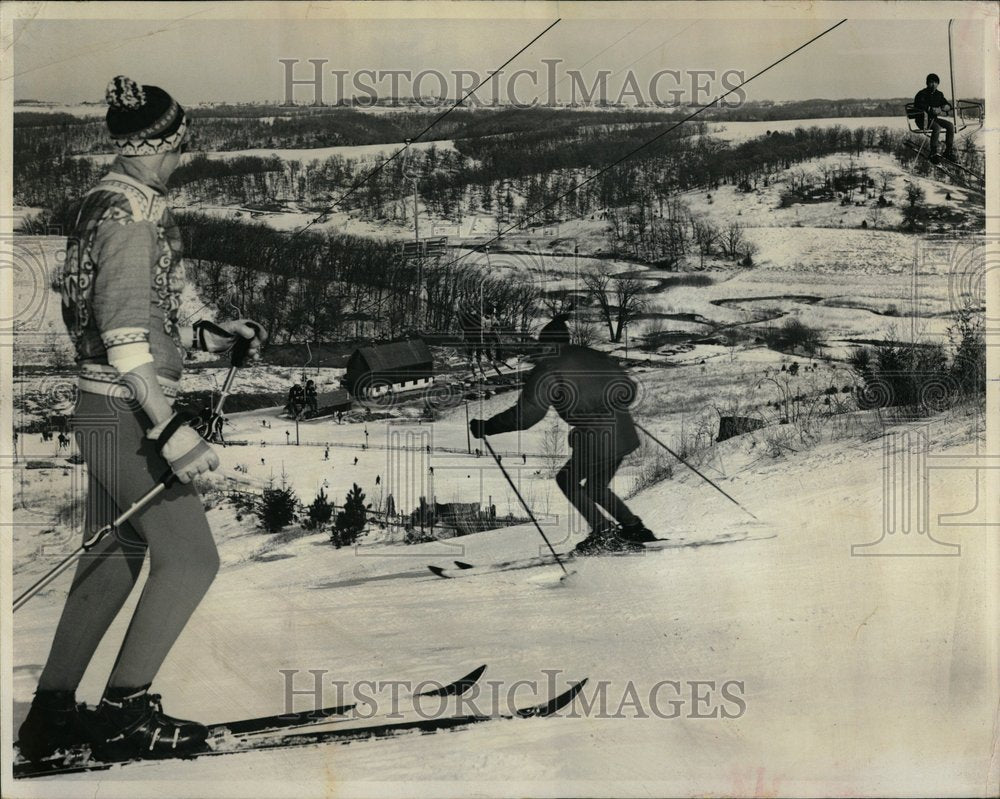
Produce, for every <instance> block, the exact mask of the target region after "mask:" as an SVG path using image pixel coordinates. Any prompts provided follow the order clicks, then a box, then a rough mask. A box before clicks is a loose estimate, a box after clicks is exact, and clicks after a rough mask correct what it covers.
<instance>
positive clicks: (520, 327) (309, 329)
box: [178, 213, 540, 343]
mask: <svg viewBox="0 0 1000 799" xmlns="http://www.w3.org/2000/svg"><path fill="white" fill-rule="evenodd" d="M178 222H179V224H180V229H181V232H182V235H183V238H184V249H185V258H186V260H187V261H188V264H189V267H190V274H189V279H190V280H191V281H192V282H193V284H194V285H195V287H196V288H197V290H198V293H199V294H200V296H201V297H202V298H204V299H206V300H207V301H208V302H210V303H211V302H222V301H225V302H226V303H232V304H235V305H236V306H237V307H239V308H240V310H241V312H242V313H243V314H244V315H245V316H248V317H252V318H254V319H258V320H260V322H261V323H262V324H263V325H264V326H265V327H266V328H267V329H268V331H270V332H271V336H272V340H274V341H275V343H283V342H301V341H311V342H324V341H334V340H340V339H344V338H361V337H370V338H395V337H398V336H399V335H401V334H407V333H408V332H416V331H420V332H428V331H429V332H438V333H449V334H454V336H455V337H456V338H457V337H458V336H459V331H460V330H461V325H460V322H459V318H460V313H461V311H462V310H463V309H469V308H475V309H478V308H479V306H480V291H482V301H483V304H484V306H485V307H487V308H493V307H495V308H496V309H497V311H498V321H499V324H500V326H501V327H502V328H504V329H506V330H511V331H525V330H530V329H531V328H532V327H533V325H534V322H535V316H536V314H537V312H538V300H539V297H540V291H539V289H538V287H537V286H535V285H532V284H530V283H527V282H516V281H511V280H507V279H504V277H503V276H498V275H496V274H490V273H488V272H486V271H485V270H483V269H482V268H481V267H480V266H479V265H478V264H476V263H474V262H471V261H469V260H460V259H457V258H456V257H455V256H453V255H450V254H449V255H445V256H442V257H441V258H436V259H425V261H424V262H423V263H419V262H417V261H416V260H415V259H413V258H408V257H406V256H404V254H403V252H402V250H401V247H400V246H399V244H395V243H391V242H388V241H384V240H378V239H371V238H365V237H361V236H351V235H347V234H341V233H304V234H300V235H296V236H294V237H289V236H288V234H286V233H282V232H280V231H276V230H274V229H273V228H270V227H268V226H267V225H264V224H259V223H247V222H243V221H240V220H236V219H221V218H218V217H209V216H205V215H202V214H191V213H184V214H180V215H179V216H178Z"/></svg>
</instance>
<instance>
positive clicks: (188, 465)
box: [146, 414, 219, 483]
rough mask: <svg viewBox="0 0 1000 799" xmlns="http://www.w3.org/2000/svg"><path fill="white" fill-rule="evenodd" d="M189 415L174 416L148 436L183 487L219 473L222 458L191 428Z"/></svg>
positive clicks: (151, 431)
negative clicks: (216, 472) (212, 473)
mask: <svg viewBox="0 0 1000 799" xmlns="http://www.w3.org/2000/svg"><path fill="white" fill-rule="evenodd" d="M190 418H191V417H190V416H188V415H187V414H174V415H173V416H172V417H170V418H169V419H167V421H165V422H163V423H162V424H158V425H157V426H156V427H154V428H153V429H152V430H150V431H149V432H148V433H147V434H146V438H149V439H152V440H153V441H156V442H157V446H158V447H159V450H160V454H161V455H162V456H163V458H164V460H166V462H167V463H169V464H170V469H171V470H172V471H173V473H174V474H175V475H177V479H178V480H180V481H181V482H182V483H190V482H191V481H192V480H193V479H194V478H195V477H197V476H198V475H199V474H203V473H204V472H208V471H215V470H216V469H217V468H218V466H219V456H218V455H216V454H215V450H214V449H212V447H211V445H210V444H209V443H208V442H207V441H205V439H203V438H202V437H201V436H200V435H198V433H197V432H196V431H195V430H194V428H192V427H189V426H188V424H187V422H188V421H189V420H190Z"/></svg>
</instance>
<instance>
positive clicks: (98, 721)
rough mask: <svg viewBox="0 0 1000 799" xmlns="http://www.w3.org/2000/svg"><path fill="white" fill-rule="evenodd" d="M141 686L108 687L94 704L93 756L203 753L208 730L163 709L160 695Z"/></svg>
mask: <svg viewBox="0 0 1000 799" xmlns="http://www.w3.org/2000/svg"><path fill="white" fill-rule="evenodd" d="M148 688H149V686H145V687H142V688H124V689H122V688H109V689H108V691H107V693H106V694H105V696H104V699H102V700H101V704H100V705H98V706H97V713H96V718H95V735H94V742H93V746H92V751H93V753H94V756H95V757H97V758H98V759H100V760H108V761H114V760H130V759H132V758H157V757H179V756H181V757H182V756H184V755H185V754H194V753H196V752H203V751H205V750H206V749H207V746H206V744H205V741H206V739H207V738H208V729H207V728H206V727H205V725H203V724H199V723H198V722H196V721H185V720H184V719H175V718H173V717H172V716H168V715H167V714H166V713H164V712H163V707H162V705H161V704H160V695H159V694H151V693H149V692H148Z"/></svg>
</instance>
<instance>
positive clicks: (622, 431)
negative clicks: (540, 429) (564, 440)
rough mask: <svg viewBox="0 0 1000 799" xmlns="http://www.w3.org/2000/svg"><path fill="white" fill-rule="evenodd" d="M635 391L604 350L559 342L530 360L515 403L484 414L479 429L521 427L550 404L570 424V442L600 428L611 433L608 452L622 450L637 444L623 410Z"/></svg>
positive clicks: (495, 430)
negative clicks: (486, 416)
mask: <svg viewBox="0 0 1000 799" xmlns="http://www.w3.org/2000/svg"><path fill="white" fill-rule="evenodd" d="M635 392H636V386H635V383H633V382H632V380H631V379H630V378H629V377H628V375H626V374H625V372H624V371H623V370H622V368H621V367H620V366H618V364H616V363H615V362H614V361H613V360H612V359H611V358H609V357H608V356H607V355H604V354H603V353H600V352H596V351H595V350H592V349H589V348H587V347H581V346H578V345H575V344H560V345H558V351H557V354H555V355H552V356H548V357H543V358H541V359H539V361H538V363H536V364H535V368H534V369H532V370H531V372H530V373H529V374H528V377H527V379H526V380H525V383H524V388H523V389H522V390H521V396H520V397H519V398H518V401H517V404H516V405H514V406H513V407H511V408H508V409H507V410H505V411H502V412H501V413H498V414H497V415H496V416H494V417H492V418H491V419H487V420H486V425H485V433H486V435H489V436H492V435H497V434H498V433H509V432H511V431H513V430H527V429H528V428H529V427H532V426H534V425H536V424H538V422H540V421H541V420H542V419H543V418H544V416H545V414H546V413H547V412H548V409H549V407H553V408H555V410H556V413H558V414H559V416H560V418H561V419H562V420H563V421H564V422H566V423H567V424H568V425H569V426H570V427H571V428H573V430H572V431H571V432H570V437H569V442H570V445H571V446H576V445H577V444H578V443H579V442H580V440H581V437H582V436H581V434H585V433H586V431H606V432H607V433H609V434H611V435H613V436H614V442H615V446H614V454H615V455H616V456H624V455H627V454H628V453H630V452H632V451H633V450H635V449H636V448H637V447H638V446H639V436H638V434H637V433H636V429H635V424H634V423H633V422H632V416H631V414H630V413H629V411H628V406H629V405H630V404H631V403H632V401H633V400H634V399H635Z"/></svg>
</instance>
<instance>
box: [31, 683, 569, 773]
mask: <svg viewBox="0 0 1000 799" xmlns="http://www.w3.org/2000/svg"><path fill="white" fill-rule="evenodd" d="M586 683H587V679H586V678H584V679H582V680H580V681H578V682H575V683H573V684H571V685H570V687H569V688H568V689H567V690H566V691H564V692H562V693H561V694H559V695H557V696H555V697H553V698H552V699H550V700H549V701H547V702H543V703H541V704H538V705H531V706H528V707H524V708H517V709H515V710H514V711H513V712H512V713H509V714H495V715H492V714H484V713H479V712H476V711H474V709H473V711H472V712H460V711H461V707H459V708H457V709H456V712H455V713H453V714H449V715H444V716H441V717H439V718H427V717H423V716H418V717H415V718H406V719H403V720H400V721H396V720H392V721H389V720H387V717H386V716H379V717H377V718H376V719H368V720H363V721H341V722H340V723H339V724H338V723H337V722H336V721H332V722H329V723H330V724H334V725H336V726H332V727H330V728H327V724H325V723H324V722H318V723H316V724H315V725H312V728H306V729H304V730H298V731H292V732H282V731H280V730H276V731H272V733H271V734H270V735H259V736H254V737H250V738H243V739H239V740H236V741H232V742H230V741H224V742H222V743H218V742H216V744H215V746H213V747H212V748H209V749H206V750H205V751H202V752H194V753H188V754H185V755H182V756H178V757H177V758H169V757H168V758H159V760H160V761H162V760H171V759H179V760H196V759H200V758H205V757H217V756H220V755H231V754H244V753H248V752H253V751H262V750H269V749H287V748H293V747H312V746H321V745H328V744H332V745H343V744H349V743H353V742H355V741H363V740H371V739H378V738H391V737H396V736H400V735H406V734H413V733H420V734H424V735H426V734H430V733H436V732H443V731H448V730H460V729H465V728H467V727H469V726H470V725H472V724H478V723H481V722H484V721H510V720H515V719H527V718H545V717H547V716H551V715H553V714H555V713H557V712H558V711H560V710H562V709H563V708H565V707H567V706H568V705H569V704H570V703H571V702H572V701H573V700H574V699H575V698H576V696H577V695H578V694H579V693H580V691H581V690H583V687H584V685H586ZM210 740H212V739H210ZM216 747H217V748H216ZM142 762H150V761H148V760H143V759H141V758H135V759H132V760H126V761H120V762H115V763H106V762H100V761H92V760H89V757H88V755H87V754H86V753H80V754H78V756H77V758H76V759H75V760H72V761H70V759H69V758H68V757H67V758H55V759H50V760H47V761H42V762H40V763H30V762H27V761H25V762H22V763H15V764H14V777H15V778H18V779H27V778H32V777H43V776H56V775H62V774H72V773H81V772H90V771H107V770H109V769H112V768H120V767H124V766H128V765H130V764H136V763H142Z"/></svg>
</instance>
